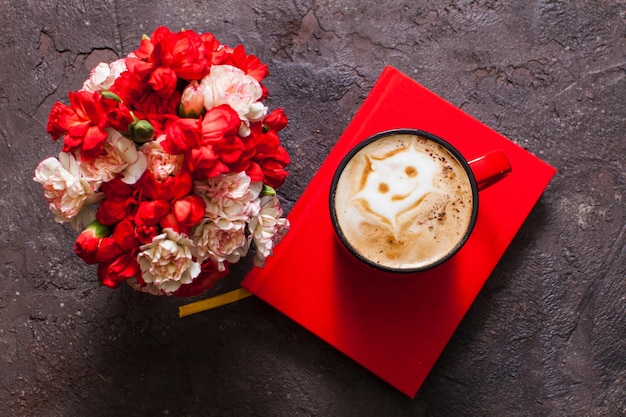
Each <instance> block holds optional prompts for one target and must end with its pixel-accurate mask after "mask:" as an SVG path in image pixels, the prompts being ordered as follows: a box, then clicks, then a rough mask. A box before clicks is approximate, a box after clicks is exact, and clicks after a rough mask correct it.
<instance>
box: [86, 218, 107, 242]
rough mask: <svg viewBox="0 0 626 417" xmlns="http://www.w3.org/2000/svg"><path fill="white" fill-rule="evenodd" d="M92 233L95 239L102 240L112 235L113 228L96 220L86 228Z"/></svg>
mask: <svg viewBox="0 0 626 417" xmlns="http://www.w3.org/2000/svg"><path fill="white" fill-rule="evenodd" d="M85 230H89V231H91V232H92V234H93V236H94V237H97V238H101V237H107V236H109V235H110V234H111V227H110V226H106V225H104V224H102V223H100V222H99V221H98V220H94V221H93V222H91V223H90V224H89V226H87V227H86V228H85Z"/></svg>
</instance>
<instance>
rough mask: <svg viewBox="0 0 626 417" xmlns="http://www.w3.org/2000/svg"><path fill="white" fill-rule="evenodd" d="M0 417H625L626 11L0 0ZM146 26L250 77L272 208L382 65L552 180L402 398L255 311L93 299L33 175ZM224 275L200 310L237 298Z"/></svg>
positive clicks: (238, 272) (329, 141)
mask: <svg viewBox="0 0 626 417" xmlns="http://www.w3.org/2000/svg"><path fill="white" fill-rule="evenodd" d="M0 12H1V17H0V23H1V24H0V173H1V183H0V213H1V214H0V416H46V417H52V416H55V417H56V416H93V417H97V416H530V415H532V416H618V415H624V414H626V399H625V394H624V392H625V391H626V283H625V276H626V237H625V234H626V225H625V222H626V221H625V219H626V215H625V212H624V201H623V198H624V192H625V191H626V187H625V182H626V181H625V169H624V163H625V155H626V133H625V132H626V2H624V1H623V0H615V1H609V0H598V1H559V0H531V1H523V2H520V1H513V0H510V1H495V0H494V1H488V0H474V1H470V0H441V1H439V0H437V1H435V0H430V1H420V2H412V1H408V0H407V1H399V0H393V1H378V2H370V1H367V2H356V1H347V0H346V1H331V0H319V1H315V0H311V1H304V0H294V1H282V2H281V1H263V0H223V1H221V2H207V1H192V0H176V1H174V0H155V1H148V0H143V1H142V0H129V1H120V0H117V1H115V0H106V1H95V0H92V1H88V0H82V1H81V0H40V1H35V0H23V1H19V2H18V1H13V0H0ZM157 25H167V26H169V27H170V28H172V29H173V30H178V29H181V28H190V29H194V30H196V31H198V32H204V31H211V32H213V33H214V34H215V35H216V36H217V38H218V39H219V40H221V41H222V42H223V43H226V44H228V45H231V46H235V45H237V44H239V43H243V44H244V45H245V46H246V49H247V50H248V51H249V52H251V53H254V54H256V55H258V56H259V57H261V59H262V60H263V61H264V62H266V63H267V64H268V65H269V68H270V71H271V75H270V77H269V79H267V82H266V85H267V87H268V88H269V90H270V102H269V105H270V107H272V108H275V107H279V106H282V107H284V108H285V109H286V111H287V113H288V115H289V116H290V125H289V127H288V128H287V129H286V130H285V131H284V132H283V135H282V138H283V141H284V142H285V146H286V147H287V149H288V151H289V152H290V154H291V156H292V159H293V163H292V164H291V166H290V172H291V176H290V177H289V179H288V181H287V183H286V184H285V186H284V187H283V188H282V189H281V196H282V197H283V198H284V202H285V205H286V207H287V209H289V208H290V207H291V206H292V204H293V202H294V201H296V200H297V199H298V196H299V195H300V194H301V193H302V191H303V190H304V188H305V187H306V185H307V183H308V181H309V180H310V178H311V177H312V175H313V174H314V173H315V171H316V169H317V168H318V167H319V166H320V164H321V163H322V161H323V160H324V158H325V157H326V155H327V154H328V152H329V151H330V149H331V147H332V146H333V144H334V143H335V141H336V140H337V138H338V137H339V136H340V134H341V133H342V131H343V129H344V128H345V126H346V125H347V124H348V122H349V120H350V118H351V117H352V115H353V114H354V112H355V111H356V110H357V108H358V106H359V105H360V104H361V103H362V101H363V99H364V98H365V96H366V95H367V93H368V92H369V89H370V88H371V86H372V85H373V83H374V82H375V81H376V78H377V77H378V75H379V74H380V72H381V70H382V68H383V67H384V66H385V65H387V64H391V65H393V66H395V67H397V68H398V69H400V70H401V71H403V72H405V73H406V74H408V75H410V76H411V77H412V78H414V79H415V80H416V81H418V82H420V83H421V84H423V85H424V86H426V87H427V88H429V89H431V90H432V91H434V92H436V93H437V94H439V95H441V96H442V97H444V98H445V99H447V100H448V101H450V102H452V103H453V104H454V105H456V106H458V107H460V108H462V109H463V110H465V111H466V112H468V113H469V114H471V115H472V116H474V117H476V118H478V119H479V120H481V121H483V122H484V123H486V124H487V125H489V126H491V127H493V128H494V129H496V130H497V131H499V132H500V133H502V134H504V135H505V136H507V137H509V138H510V139H511V140H513V141H515V142H516V143H518V144H519V145H521V146H523V147H525V148H526V149H528V150H529V151H531V152H533V153H534V154H536V155H538V156H539V157H541V158H543V159H544V160H546V161H547V162H548V163H550V164H551V165H553V166H555V167H556V168H558V169H559V173H558V174H557V176H556V177H555V178H554V180H553V181H552V183H551V184H550V186H549V187H548V188H547V190H546V191H545V193H544V195H543V196H542V198H541V199H540V201H539V203H538V204H537V206H536V208H535V209H534V210H533V212H532V213H531V215H530V216H529V218H528V220H527V221H526V222H525V224H524V225H523V227H522V229H521V230H520V232H519V234H518V236H517V237H516V238H515V240H514V241H513V244H512V245H511V246H510V248H509V249H508V251H507V252H506V254H505V256H504V257H503V258H502V260H501V262H500V263H499V265H498V267H497V268H496V270H495V271H494V273H493V275H492V276H491V277H490V279H489V280H488V282H487V284H486V286H485V287H484V289H483V291H482V292H481V293H480V295H479V296H478V298H477V300H476V302H475V303H474V305H473V306H472V308H471V309H470V311H469V312H468V313H467V315H466V317H465V319H464V320H463V322H462V323H461V325H460V327H459V328H458V330H457V332H456V333H455V335H454V336H453V338H452V340H451V341H450V343H449V345H448V346H447V348H446V350H445V351H444V352H443V354H442V356H441V358H440V359H439V361H438V362H437V364H436V366H435V367H434V368H433V370H432V372H431V373H430V375H429V377H428V379H427V380H426V382H425V383H424V385H423V387H422V389H421V390H420V391H419V393H418V395H417V396H416V398H415V399H409V398H407V397H405V396H403V395H402V394H400V393H399V392H397V391H396V390H395V389H393V388H391V387H390V386H388V385H386V384H385V383H384V382H381V381H380V380H379V379H378V378H377V377H375V376H374V375H372V374H370V373H369V372H368V371H366V370H364V369H362V368H361V367H360V366H358V365H357V364H355V363H354V362H352V361H351V360H350V359H348V358H346V357H345V356H343V355H342V354H340V353H338V352H337V351H335V350H334V349H333V348H331V347H329V346H327V345H326V344H325V343H323V342H322V341H320V340H318V339H317V338H316V337H315V336H313V335H311V334H310V333H308V332H307V331H306V330H304V329H302V328H300V327H299V326H298V325H296V324H294V323H293V322H291V321H290V320H289V319H288V318H286V317H284V316H282V315H281V314H279V313H277V312H276V311H274V310H273V309H272V308H271V307H269V306H267V305H266V304H264V303H263V302H261V301H260V300H258V299H255V298H250V299H247V300H245V301H241V302H239V303H236V304H233V305H230V306H226V307H223V308H220V309H218V310H214V311H210V312H206V313H203V314H199V315H196V316H192V317H189V318H186V319H178V318H177V309H178V306H179V305H182V304H184V303H186V302H187V301H188V300H180V299H174V298H155V297H150V296H147V295H143V294H138V293H135V292H133V291H132V290H130V289H129V288H126V287H123V288H121V289H119V290H115V291H112V290H109V289H106V288H99V287H98V286H97V283H96V276H95V270H94V269H93V268H91V267H88V266H86V265H84V264H82V262H81V261H80V260H79V259H78V258H77V257H76V256H75V255H74V254H73V252H72V244H73V240H74V237H75V235H74V233H73V232H72V231H70V230H68V229H65V228H63V227H61V226H59V225H57V224H55V223H54V222H53V221H52V216H51V215H50V214H49V213H48V211H47V208H46V205H45V202H44V200H43V197H42V195H41V189H40V187H39V186H38V184H36V183H34V182H33V181H32V180H31V178H32V176H33V170H34V168H35V166H36V165H37V163H38V162H39V161H40V160H42V159H44V158H45V157H47V156H51V155H56V154H57V153H58V151H59V144H57V143H53V142H51V141H50V140H49V138H48V137H47V136H46V133H45V123H46V120H47V114H48V112H49V110H50V108H51V106H52V104H53V103H54V102H55V101H57V100H66V97H67V91H68V90H70V89H71V90H74V89H77V88H79V87H80V85H81V83H82V81H83V80H84V79H85V77H86V76H87V75H88V73H89V70H90V69H91V68H92V67H93V66H95V65H96V64H97V63H98V62H100V61H110V60H113V59H114V58H116V57H119V56H123V55H125V54H127V53H129V52H131V51H132V50H134V49H135V48H136V47H137V45H138V42H139V38H140V36H141V35H142V34H143V33H150V32H152V30H153V29H154V28H155V27H156V26H157ZM249 268H250V263H249V262H247V263H242V264H239V265H238V266H237V268H235V271H234V274H233V275H232V276H231V277H230V278H228V279H227V280H226V281H222V282H221V283H220V284H219V285H218V286H217V287H216V288H215V290H214V293H218V292H222V291H225V290H227V289H230V288H236V287H237V286H238V283H239V281H240V280H241V278H242V277H243V276H244V275H245V273H246V271H247V270H248V269H249Z"/></svg>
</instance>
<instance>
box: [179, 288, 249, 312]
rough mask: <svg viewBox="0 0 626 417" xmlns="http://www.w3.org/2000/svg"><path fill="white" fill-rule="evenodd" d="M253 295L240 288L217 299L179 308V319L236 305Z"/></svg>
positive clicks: (212, 298)
mask: <svg viewBox="0 0 626 417" xmlns="http://www.w3.org/2000/svg"><path fill="white" fill-rule="evenodd" d="M251 295H252V294H251V293H250V292H249V291H247V290H245V289H243V288H239V289H238V290H234V291H229V292H227V293H224V294H220V295H216V296H215V297H211V298H207V299H205V300H200V301H196V302H194V303H189V304H186V305H184V306H180V307H178V317H185V316H190V315H192V314H196V313H200V312H202V311H207V310H210V309H212V308H215V307H220V306H223V305H225V304H230V303H234V302H235V301H239V300H243V299H244V298H247V297H250V296H251Z"/></svg>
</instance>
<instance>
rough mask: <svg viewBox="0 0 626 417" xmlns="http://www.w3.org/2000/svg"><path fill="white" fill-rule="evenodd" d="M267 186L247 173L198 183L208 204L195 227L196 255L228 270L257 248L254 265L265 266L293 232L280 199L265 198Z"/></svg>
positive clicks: (273, 197)
mask: <svg viewBox="0 0 626 417" xmlns="http://www.w3.org/2000/svg"><path fill="white" fill-rule="evenodd" d="M262 191H263V184H262V183H260V182H252V181H251V180H250V177H248V175H246V174H245V173H244V172H239V173H232V174H223V175H220V176H218V177H215V178H211V179H209V180H205V181H202V182H197V183H196V185H195V192H196V194H198V195H200V196H202V198H204V200H205V202H206V212H205V218H204V219H203V220H202V222H201V223H200V224H199V225H198V226H196V227H195V229H194V231H193V233H192V239H193V241H194V244H195V255H196V257H197V258H198V259H199V260H200V261H203V260H205V259H211V260H212V261H213V262H215V263H216V264H217V265H218V268H219V269H220V270H224V268H225V267H224V262H229V263H234V262H237V261H239V259H240V258H241V257H243V256H245V255H246V254H247V253H248V250H249V249H250V245H251V244H254V246H255V247H256V254H255V257H254V263H255V265H257V266H263V265H264V264H265V258H267V256H269V255H271V253H272V250H273V248H274V246H275V245H276V243H278V242H279V241H280V239H281V238H282V237H283V236H284V234H285V233H286V232H287V230H288V228H289V222H288V220H287V219H286V218H281V216H282V214H283V211H282V208H281V206H280V202H279V200H278V197H276V195H273V193H272V195H262Z"/></svg>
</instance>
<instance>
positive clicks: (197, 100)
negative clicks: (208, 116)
mask: <svg viewBox="0 0 626 417" xmlns="http://www.w3.org/2000/svg"><path fill="white" fill-rule="evenodd" d="M204 111H205V109H204V92H203V88H202V87H201V86H200V85H199V84H198V82H197V81H192V82H191V83H190V84H189V85H188V86H187V87H186V88H185V90H184V91H183V95H182V97H181V99H180V104H179V106H178V115H179V116H180V117H191V118H194V119H196V118H198V117H199V116H200V115H201V114H202V113H204Z"/></svg>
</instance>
